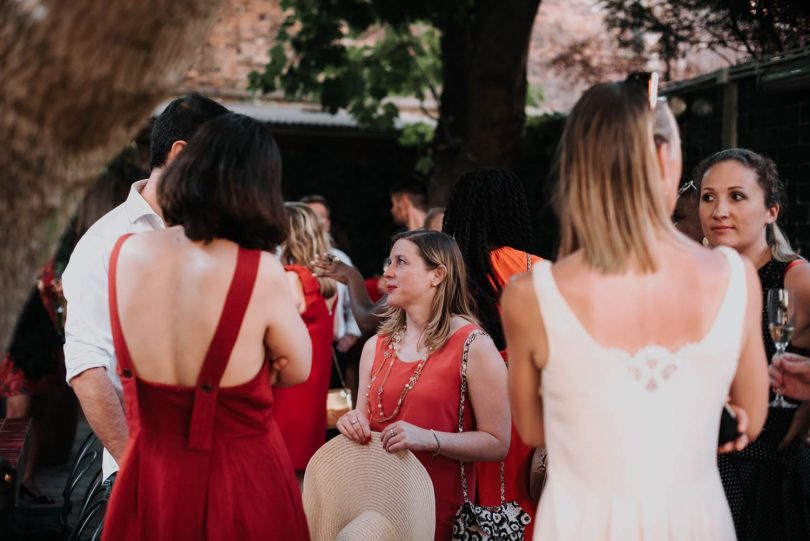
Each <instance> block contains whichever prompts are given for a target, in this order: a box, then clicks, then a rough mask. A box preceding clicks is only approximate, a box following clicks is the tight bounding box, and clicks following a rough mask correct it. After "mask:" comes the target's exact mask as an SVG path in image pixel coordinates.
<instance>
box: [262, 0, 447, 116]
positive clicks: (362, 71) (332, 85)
mask: <svg viewBox="0 0 810 541" xmlns="http://www.w3.org/2000/svg"><path fill="white" fill-rule="evenodd" d="M281 5H282V7H283V8H285V9H287V10H289V11H288V16H287V18H286V19H285V21H284V23H283V24H282V26H281V29H280V31H279V33H278V36H277V43H276V44H275V45H274V46H273V48H272V49H271V50H270V61H269V62H268V64H267V65H266V66H265V68H264V71H263V72H261V73H260V72H255V71H254V72H252V73H251V74H250V75H249V86H248V88H249V89H251V90H253V91H258V92H273V91H275V90H281V91H283V92H284V95H285V97H286V98H287V99H310V100H317V101H320V103H321V106H322V107H323V108H324V110H326V111H329V112H331V113H335V112H337V111H338V109H347V110H348V111H349V112H350V113H351V114H352V115H353V116H354V118H355V119H356V120H357V122H358V123H359V124H360V125H361V126H364V127H370V128H376V129H392V128H393V127H394V121H395V120H396V119H397V117H398V115H399V110H398V108H397V107H396V105H394V104H393V103H391V102H390V101H388V100H387V98H388V97H389V96H413V97H415V98H417V99H419V100H420V101H423V100H425V99H426V98H428V97H431V98H433V99H434V100H436V101H437V102H438V99H439V97H438V95H437V92H436V88H437V87H438V86H439V84H440V81H441V71H442V66H441V56H440V51H439V32H438V31H437V30H436V29H435V28H434V27H432V26H431V25H430V24H429V23H428V22H425V21H424V20H418V19H413V18H412V17H410V16H409V15H408V12H407V10H406V8H405V7H402V8H400V10H399V11H396V10H395V9H394V7H392V6H388V7H387V9H388V10H389V11H390V12H386V11H385V10H384V9H383V6H375V5H374V3H373V2H371V1H361V0H329V1H326V0H324V1H317V0H282V4H281ZM417 7H418V6H417ZM403 10H406V11H403ZM369 33H371V34H372V36H371V37H369V36H368V34H369Z"/></svg>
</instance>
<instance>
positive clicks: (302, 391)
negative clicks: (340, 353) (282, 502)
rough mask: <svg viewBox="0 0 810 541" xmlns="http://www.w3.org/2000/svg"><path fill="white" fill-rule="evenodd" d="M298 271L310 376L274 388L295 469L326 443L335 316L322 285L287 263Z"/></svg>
mask: <svg viewBox="0 0 810 541" xmlns="http://www.w3.org/2000/svg"><path fill="white" fill-rule="evenodd" d="M284 269H285V270H287V271H292V272H295V273H296V274H298V279H299V280H300V282H301V286H303V289H304V303H305V306H306V308H305V310H304V312H303V313H302V314H301V318H302V319H303V320H304V323H306V326H307V330H308V331H309V338H310V339H311V340H312V369H311V370H310V373H309V379H307V381H306V382H305V383H302V384H301V385H296V386H294V387H283V388H282V387H279V388H277V389H276V422H277V423H278V427H279V429H280V430H281V434H282V436H283V437H284V441H285V442H286V444H287V449H288V450H289V452H290V458H292V461H293V465H294V466H295V469H296V470H301V471H303V470H305V469H306V467H307V463H308V462H309V459H310V458H312V455H314V454H315V451H317V450H318V448H320V446H321V445H323V444H324V443H326V395H327V393H328V392H329V379H330V378H331V376H332V335H333V330H332V329H333V325H334V318H333V316H332V314H330V313H329V309H328V308H327V307H326V301H325V300H324V298H323V295H322V294H321V286H320V284H319V283H318V280H316V279H315V276H313V275H312V272H310V270H309V269H307V268H306V267H302V266H300V265H286V266H285V267H284Z"/></svg>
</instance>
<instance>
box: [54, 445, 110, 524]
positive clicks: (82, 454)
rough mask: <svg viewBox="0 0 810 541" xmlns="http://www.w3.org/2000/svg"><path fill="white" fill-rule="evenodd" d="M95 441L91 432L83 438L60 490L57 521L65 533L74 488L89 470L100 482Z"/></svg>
mask: <svg viewBox="0 0 810 541" xmlns="http://www.w3.org/2000/svg"><path fill="white" fill-rule="evenodd" d="M97 442H98V438H97V437H96V435H95V434H93V433H92V432H91V433H90V434H89V435H88V436H87V438H85V440H84V442H83V443H82V445H81V447H79V452H78V453H77V454H76V458H75V460H74V461H73V465H72V466H71V468H70V474H69V475H68V478H67V481H66V482H65V489H64V490H63V491H62V497H63V498H64V501H63V503H62V511H61V513H60V515H59V522H60V525H61V526H62V531H63V532H65V534H69V533H70V532H71V530H72V528H71V527H70V524H69V523H68V517H69V516H70V514H71V512H72V511H73V502H72V498H73V493H74V492H75V491H76V488H77V487H78V486H79V484H80V483H81V481H82V480H83V479H84V477H85V476H86V475H87V474H88V472H90V471H92V472H93V474H94V475H95V476H97V477H98V478H99V481H98V484H100V483H101V480H100V477H101V475H100V473H98V472H99V471H100V470H99V466H100V464H99V463H100V461H101V451H99V450H98V449H96V448H94V446H95V445H96V443H97ZM91 488H92V484H91ZM88 492H90V490H88ZM86 498H87V495H86V494H85V497H84V498H83V501H84V500H86ZM83 507H84V504H83Z"/></svg>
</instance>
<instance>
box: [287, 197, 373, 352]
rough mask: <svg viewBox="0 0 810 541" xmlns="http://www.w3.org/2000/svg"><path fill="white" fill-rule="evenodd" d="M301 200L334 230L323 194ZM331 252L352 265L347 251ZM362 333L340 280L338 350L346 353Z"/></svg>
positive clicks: (335, 335)
mask: <svg viewBox="0 0 810 541" xmlns="http://www.w3.org/2000/svg"><path fill="white" fill-rule="evenodd" d="M301 202H302V203H305V204H306V205H307V206H309V208H311V209H312V210H313V212H315V214H316V215H317V216H318V219H319V220H320V222H321V224H322V225H323V228H324V229H325V230H326V233H327V234H329V233H330V231H331V230H332V220H331V209H330V208H329V203H328V202H327V201H326V198H325V197H323V196H322V195H314V194H313V195H307V196H305V197H302V198H301ZM329 253H330V254H331V255H333V256H335V257H337V258H338V259H339V260H341V261H342V262H343V263H346V264H347V265H350V266H352V260H351V259H349V256H348V255H346V252H343V251H342V250H338V249H337V248H335V247H334V246H332V247H331V248H330V249H329ZM361 335H362V333H361V332H360V327H358V326H357V321H355V319H354V315H353V314H352V303H351V299H349V288H348V287H346V284H342V283H340V282H338V301H337V308H336V312H335V329H334V339H335V341H337V350H338V351H340V352H341V353H346V352H347V351H349V350H350V349H351V348H352V346H354V344H355V343H357V341H358V340H359V339H360V336H361Z"/></svg>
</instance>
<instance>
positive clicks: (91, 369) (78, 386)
mask: <svg viewBox="0 0 810 541" xmlns="http://www.w3.org/2000/svg"><path fill="white" fill-rule="evenodd" d="M224 113H227V109H225V107H223V106H222V105H220V104H218V103H217V102H215V101H213V100H210V99H208V98H206V97H204V96H201V95H200V94H197V93H196V92H195V93H192V94H189V95H187V96H185V97H182V98H178V99H176V100H174V101H172V102H171V103H170V104H169V105H168V106H167V107H166V109H165V110H164V111H163V112H162V113H161V114H160V115H159V116H158V117H157V119H156V120H155V123H154V126H153V128H152V135H151V146H150V167H151V172H150V175H149V178H147V179H144V180H139V181H138V182H136V183H134V184H133V185H132V188H131V190H130V192H129V197H127V200H126V201H125V202H124V203H122V204H121V205H119V206H117V207H116V208H114V209H113V210H111V211H110V212H108V213H107V214H106V215H104V216H103V217H102V218H101V219H100V220H98V221H97V222H96V223H95V224H93V226H92V227H91V228H90V229H89V230H88V231H87V233H85V234H84V236H83V237H82V238H81V240H80V241H79V243H78V244H77V245H76V248H75V250H74V251H73V254H72V255H71V257H70V262H69V263H68V265H67V267H66V268H65V271H64V273H63V275H62V287H63V290H64V295H65V299H66V300H67V320H66V322H65V367H66V369H67V378H66V379H67V382H68V384H69V385H70V386H71V387H73V390H74V391H75V392H76V396H77V397H78V398H79V402H80V403H81V405H82V410H84V415H85V417H87V421H88V422H89V423H90V426H91V427H92V429H93V431H94V432H95V433H96V436H98V438H99V440H101V442H102V443H103V444H104V457H103V460H102V470H103V478H104V480H105V486H106V487H107V488H108V490H109V489H110V488H111V485H112V479H113V478H112V477H111V476H112V475H114V474H115V472H117V471H118V463H119V462H120V461H121V458H122V455H123V453H124V449H125V447H126V444H127V439H128V437H129V431H128V428H127V423H126V418H125V417H124V408H123V405H122V401H121V400H122V397H121V395H122V389H121V382H120V380H119V379H118V374H117V373H116V359H115V348H114V346H113V339H112V330H111V327H110V313H109V310H110V309H109V305H108V289H107V287H108V280H107V267H108V264H109V259H110V252H112V249H113V246H114V245H115V242H116V241H117V240H118V238H119V237H121V236H122V235H124V234H126V233H140V232H143V231H151V230H155V229H163V228H164V227H165V224H164V222H163V218H162V216H161V212H160V207H159V205H158V203H157V186H158V183H159V182H160V177H161V175H162V173H163V171H164V169H165V167H166V166H167V165H168V164H169V163H170V162H171V161H172V160H173V159H174V158H175V157H176V156H177V155H178V154H179V153H180V152H181V151H182V150H183V148H184V147H185V146H186V142H187V141H188V140H189V139H190V138H191V136H192V135H193V134H194V132H196V131H197V129H198V128H199V127H200V126H201V125H202V124H204V123H205V122H206V121H208V120H210V119H212V118H215V117H217V116H220V115H222V114H224Z"/></svg>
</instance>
